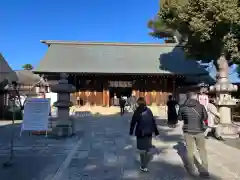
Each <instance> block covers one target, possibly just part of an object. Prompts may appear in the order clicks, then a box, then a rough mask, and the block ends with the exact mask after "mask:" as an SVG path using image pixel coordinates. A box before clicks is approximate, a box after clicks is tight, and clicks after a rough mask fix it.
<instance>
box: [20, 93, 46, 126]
mask: <svg viewBox="0 0 240 180" xmlns="http://www.w3.org/2000/svg"><path fill="white" fill-rule="evenodd" d="M49 112H50V100H49V99H47V98H30V99H27V101H26V104H25V107H24V115H23V122H22V127H21V131H25V130H26V131H47V130H48V117H49Z"/></svg>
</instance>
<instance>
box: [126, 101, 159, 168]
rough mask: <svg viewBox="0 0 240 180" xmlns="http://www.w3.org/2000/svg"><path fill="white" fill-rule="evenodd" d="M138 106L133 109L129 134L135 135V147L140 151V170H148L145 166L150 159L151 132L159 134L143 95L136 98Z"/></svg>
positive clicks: (151, 146)
mask: <svg viewBox="0 0 240 180" xmlns="http://www.w3.org/2000/svg"><path fill="white" fill-rule="evenodd" d="M137 103H138V107H137V109H136V110H135V112H134V114H133V117H132V121H131V124H130V135H133V132H134V130H135V136H136V137H137V149H138V150H139V151H140V170H141V171H143V172H148V169H147V166H148V163H149V162H150V160H151V153H150V149H151V148H153V145H152V134H153V133H155V135H156V136H158V135H159V132H158V129H157V125H156V121H155V118H154V116H153V113H152V111H151V110H150V109H149V108H148V107H147V106H146V101H145V99H144V98H143V97H140V98H139V99H138V100H137Z"/></svg>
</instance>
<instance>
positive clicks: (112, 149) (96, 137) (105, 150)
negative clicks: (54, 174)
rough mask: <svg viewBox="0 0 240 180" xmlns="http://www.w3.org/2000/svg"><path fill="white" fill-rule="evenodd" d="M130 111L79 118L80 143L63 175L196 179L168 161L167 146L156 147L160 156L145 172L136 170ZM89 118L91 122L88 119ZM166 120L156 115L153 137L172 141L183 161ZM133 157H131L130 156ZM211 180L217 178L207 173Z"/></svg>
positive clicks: (181, 146) (143, 179)
mask: <svg viewBox="0 0 240 180" xmlns="http://www.w3.org/2000/svg"><path fill="white" fill-rule="evenodd" d="M131 115H132V114H131V113H127V114H125V115H124V116H123V117H121V116H120V115H119V114H115V115H108V116H107V115H101V114H95V115H93V116H94V117H95V118H91V117H87V118H83V119H79V125H80V126H81V127H82V129H81V131H84V137H83V142H82V146H81V147H79V149H78V150H77V152H76V154H75V155H74V158H73V159H72V161H71V163H70V164H69V167H68V169H67V170H66V171H65V173H64V177H63V178H62V179H61V180H65V179H72V180H75V179H92V180H95V179H97V180H102V179H104V180H105V179H106V180H107V179H109V180H113V179H114V180H120V179H129V180H136V179H137V180H169V179H171V180H173V179H174V180H178V179H179V180H183V179H184V180H185V179H186V180H188V179H200V178H198V177H190V176H189V175H188V174H187V172H186V170H185V169H184V167H183V166H182V164H174V163H172V162H169V161H168V159H167V158H166V156H169V154H168V150H167V148H165V147H163V148H162V149H159V151H160V154H159V157H160V158H153V161H152V162H151V163H150V164H149V169H150V172H149V173H141V172H139V170H138V168H139V161H138V160H137V159H138V153H137V151H136V145H135V138H134V137H130V136H129V122H130V120H131ZM90 121H91V122H90ZM165 122H166V120H162V119H157V124H158V127H159V130H160V135H159V137H157V138H156V139H157V140H160V141H162V142H165V143H169V142H171V143H174V142H176V143H175V146H174V148H175V151H176V154H178V155H179V156H180V157H181V159H182V160H183V163H185V162H186V161H185V160H184V158H182V157H184V156H185V155H184V154H185V151H184V150H183V149H184V147H185V146H184V143H182V141H183V139H182V135H180V134H174V133H172V132H173V131H174V129H171V128H168V127H167V125H166V123H165ZM134 159H135V160H134ZM211 179H213V180H220V178H218V177H215V176H214V175H212V176H211Z"/></svg>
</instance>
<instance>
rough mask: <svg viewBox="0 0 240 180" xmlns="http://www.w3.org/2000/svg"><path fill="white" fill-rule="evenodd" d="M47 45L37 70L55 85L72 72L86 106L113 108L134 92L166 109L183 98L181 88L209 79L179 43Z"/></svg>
mask: <svg viewBox="0 0 240 180" xmlns="http://www.w3.org/2000/svg"><path fill="white" fill-rule="evenodd" d="M41 42H42V43H44V44H46V45H47V46H48V50H47V52H46V54H45V55H44V57H43V58H42V60H41V61H40V64H39V65H38V66H37V67H36V69H35V70H34V72H35V73H37V74H40V75H41V74H42V75H44V76H45V77H46V78H47V79H48V81H49V82H50V84H51V83H54V82H56V80H59V74H60V73H62V72H64V73H68V74H69V82H70V83H72V84H73V85H74V86H76V88H77V92H76V93H74V95H73V96H74V97H75V99H76V98H77V97H80V99H81V101H82V103H83V104H86V103H90V104H91V105H103V106H110V105H112V103H111V102H112V101H111V100H112V98H113V96H114V95H117V96H120V95H124V96H130V95H131V94H132V93H133V94H135V95H136V96H137V97H139V96H144V97H146V99H147V102H148V105H151V104H155V105H164V104H165V103H166V101H167V96H168V95H169V94H173V95H174V96H175V97H176V98H177V97H178V93H179V91H180V89H181V88H180V87H182V86H183V85H186V84H194V83H198V82H199V81H200V77H206V75H208V72H207V71H206V70H205V69H204V68H203V67H201V66H200V65H199V64H198V63H197V62H195V61H191V60H186V59H185V56H184V52H183V51H182V49H181V47H179V46H178V45H177V44H140V43H139V44H129V43H95V42H65V41H41ZM189 79H192V80H191V81H189ZM78 99H79V98H78Z"/></svg>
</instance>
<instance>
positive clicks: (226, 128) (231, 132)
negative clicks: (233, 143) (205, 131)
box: [219, 124, 239, 139]
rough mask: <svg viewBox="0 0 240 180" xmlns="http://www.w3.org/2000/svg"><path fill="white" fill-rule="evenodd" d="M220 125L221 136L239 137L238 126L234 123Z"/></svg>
mask: <svg viewBox="0 0 240 180" xmlns="http://www.w3.org/2000/svg"><path fill="white" fill-rule="evenodd" d="M219 126H220V127H221V136H222V137H223V138H225V139H226V138H230V139H236V138H239V131H238V126H237V125H235V124H219Z"/></svg>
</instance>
